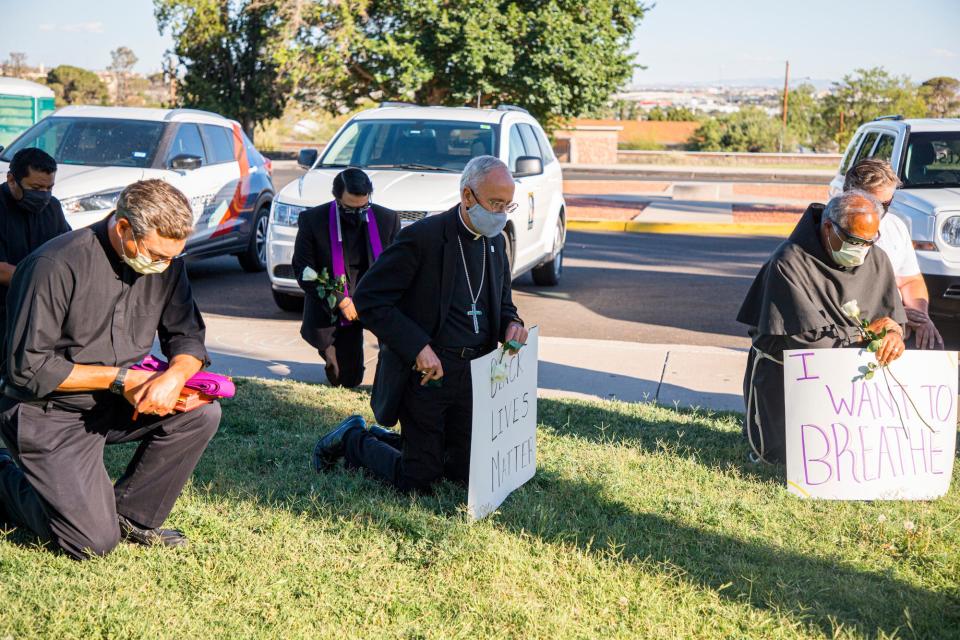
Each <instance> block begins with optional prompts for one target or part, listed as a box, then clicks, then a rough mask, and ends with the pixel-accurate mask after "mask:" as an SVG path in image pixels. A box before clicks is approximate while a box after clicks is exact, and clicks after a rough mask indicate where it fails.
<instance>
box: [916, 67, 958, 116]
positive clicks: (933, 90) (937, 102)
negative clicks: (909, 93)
mask: <svg viewBox="0 0 960 640" xmlns="http://www.w3.org/2000/svg"><path fill="white" fill-rule="evenodd" d="M920 97H921V98H923V101H924V102H925V103H926V105H927V115H928V116H930V117H931V118H952V117H957V116H960V80H957V79H956V78H950V77H947V76H938V77H936V78H930V79H929V80H927V81H926V82H924V83H923V84H921V85H920Z"/></svg>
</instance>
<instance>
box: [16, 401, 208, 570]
mask: <svg viewBox="0 0 960 640" xmlns="http://www.w3.org/2000/svg"><path fill="white" fill-rule="evenodd" d="M132 414H133V407H131V406H130V404H129V403H127V402H126V401H125V400H124V399H123V398H120V397H119V396H109V397H104V398H102V399H98V401H97V403H96V406H95V407H94V408H93V409H90V410H85V411H73V410H67V409H63V408H58V407H56V406H54V405H53V404H52V403H49V402H48V403H42V404H28V403H17V402H16V401H14V400H10V399H8V398H4V399H2V400H0V435H2V436H3V440H4V441H5V442H6V444H7V446H8V447H9V448H10V450H11V452H12V453H13V454H14V457H15V458H16V460H17V463H18V465H7V466H6V467H4V468H3V469H2V470H0V511H2V512H4V515H5V516H6V519H8V520H10V521H11V522H12V524H15V525H19V526H24V527H27V528H29V529H30V530H32V531H33V532H34V533H35V534H37V535H38V536H40V537H41V538H43V539H45V540H47V541H49V542H52V543H53V544H54V545H56V546H57V547H59V548H60V549H62V550H63V551H64V552H65V553H67V554H68V555H70V556H71V557H73V558H76V559H78V560H82V559H84V558H87V557H90V556H91V555H105V554H107V553H109V552H110V551H111V550H112V549H113V548H114V547H115V546H116V545H117V544H118V542H119V541H120V528H119V524H118V521H117V515H118V514H120V515H123V516H125V517H127V518H128V519H130V520H132V521H134V522H135V523H137V524H139V525H142V526H144V527H147V528H154V527H159V526H160V525H161V524H163V521H164V520H166V519H167V516H168V515H169V514H170V511H171V509H173V504H174V502H175V501H176V500H177V498H178V497H179V495H180V492H181V491H182V490H183V486H184V484H186V482H187V479H188V478H189V477H190V475H191V474H192V473H193V469H194V467H195V466H196V465H197V462H198V461H199V460H200V455H201V454H202V453H203V451H204V449H206V447H207V443H208V442H209V441H210V439H211V438H212V437H213V434H214V433H216V431H217V427H218V426H219V425H220V405H219V404H217V403H213V404H208V405H203V406H201V407H198V408H197V409H195V410H193V411H189V412H186V413H177V414H173V415H171V416H167V417H163V418H160V417H155V416H142V417H140V418H139V419H137V420H136V421H132V420H131V418H132ZM133 441H138V442H140V446H139V447H138V448H137V451H136V453H135V454H134V456H133V459H132V460H131V461H130V463H129V464H128V465H127V468H126V470H125V471H124V473H123V475H122V476H121V477H120V478H119V479H118V480H117V482H116V484H111V482H110V477H109V476H108V475H107V470H106V468H105V467H104V464H103V450H104V446H105V445H108V444H118V443H122V442H133Z"/></svg>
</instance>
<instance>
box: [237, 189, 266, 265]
mask: <svg viewBox="0 0 960 640" xmlns="http://www.w3.org/2000/svg"><path fill="white" fill-rule="evenodd" d="M269 224H270V206H269V205H267V206H263V207H260V209H259V210H258V211H257V216H256V217H255V218H254V219H253V232H252V233H251V234H250V244H249V245H248V246H247V250H246V251H244V252H243V253H241V254H239V255H238V256H237V260H239V261H240V266H241V267H243V270H244V271H246V272H248V273H257V272H260V271H263V270H264V269H266V268H267V226H268V225H269Z"/></svg>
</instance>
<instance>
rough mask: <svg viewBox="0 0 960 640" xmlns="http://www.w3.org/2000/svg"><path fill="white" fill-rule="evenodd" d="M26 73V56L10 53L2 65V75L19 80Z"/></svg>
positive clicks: (16, 52) (17, 52)
mask: <svg viewBox="0 0 960 640" xmlns="http://www.w3.org/2000/svg"><path fill="white" fill-rule="evenodd" d="M26 71H27V54H25V53H23V52H21V51H11V52H10V57H9V58H7V61H6V62H4V63H3V75H5V76H12V77H14V78H21V77H23V74H24V72H26Z"/></svg>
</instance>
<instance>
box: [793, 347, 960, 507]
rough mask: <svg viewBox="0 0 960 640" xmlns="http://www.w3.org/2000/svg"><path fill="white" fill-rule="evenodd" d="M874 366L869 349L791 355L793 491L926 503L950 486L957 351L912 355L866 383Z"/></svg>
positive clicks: (812, 495)
mask: <svg viewBox="0 0 960 640" xmlns="http://www.w3.org/2000/svg"><path fill="white" fill-rule="evenodd" d="M871 362H876V358H875V356H874V354H872V353H869V352H867V351H866V350H863V349H810V350H792V351H784V353H783V376H784V400H785V404H786V447H787V449H786V457H787V485H788V488H789V490H790V492H792V493H794V494H796V495H798V496H802V497H804V498H821V499H827V500H929V499H932V498H938V497H940V496H942V495H944V494H945V493H946V492H947V490H948V489H949V488H950V477H951V474H952V472H953V460H954V449H955V447H956V438H957V353H956V352H955V351H907V352H906V353H904V354H903V356H901V357H900V358H899V359H898V360H895V361H894V362H892V363H891V364H890V365H889V368H888V369H887V370H886V371H884V370H883V369H878V370H877V371H876V372H874V374H873V376H872V377H869V379H868V377H867V376H866V375H865V374H866V373H867V371H868V369H867V365H868V364H869V363H871Z"/></svg>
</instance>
